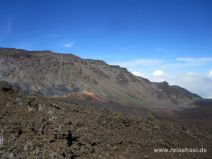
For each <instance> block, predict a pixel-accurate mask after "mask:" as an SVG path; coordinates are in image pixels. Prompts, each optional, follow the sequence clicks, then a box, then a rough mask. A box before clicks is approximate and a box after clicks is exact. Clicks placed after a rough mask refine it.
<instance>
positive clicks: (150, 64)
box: [116, 59, 164, 68]
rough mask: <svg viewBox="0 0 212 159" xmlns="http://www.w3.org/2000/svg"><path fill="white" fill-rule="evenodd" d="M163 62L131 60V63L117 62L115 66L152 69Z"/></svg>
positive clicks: (156, 60)
mask: <svg viewBox="0 0 212 159" xmlns="http://www.w3.org/2000/svg"><path fill="white" fill-rule="evenodd" d="M163 62H164V60H160V59H138V60H132V61H126V62H118V63H116V64H117V65H120V66H122V67H127V68H128V67H130V68H131V67H142V66H143V67H153V66H158V65H160V64H162V63H163Z"/></svg>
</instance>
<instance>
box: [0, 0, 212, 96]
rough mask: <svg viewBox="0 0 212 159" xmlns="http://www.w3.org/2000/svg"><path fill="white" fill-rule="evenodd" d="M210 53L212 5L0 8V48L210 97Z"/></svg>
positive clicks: (101, 3)
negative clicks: (79, 60) (103, 65)
mask: <svg viewBox="0 0 212 159" xmlns="http://www.w3.org/2000/svg"><path fill="white" fill-rule="evenodd" d="M211 46H212V1H211V0H89V1H88V0H1V1H0V47H16V48H22V49H27V50H53V51H56V52H61V53H74V54H76V55H78V56H80V57H83V58H94V59H102V60H105V61H106V62H108V63H110V64H119V65H121V66H123V67H127V68H128V70H130V71H131V72H133V73H134V74H136V75H140V76H143V77H146V78H149V79H150V80H152V81H162V80H167V81H168V82H170V83H171V84H179V85H181V86H183V87H186V88H188V89H189V90H191V91H194V92H196V93H199V94H201V95H202V96H204V97H212V47H211ZM194 79H195V80H194ZM185 81H187V82H185ZM199 83H202V85H201V88H199V87H200V84H199ZM204 84H206V85H204Z"/></svg>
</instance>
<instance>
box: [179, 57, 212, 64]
mask: <svg viewBox="0 0 212 159" xmlns="http://www.w3.org/2000/svg"><path fill="white" fill-rule="evenodd" d="M176 61H178V62H181V63H187V64H193V65H204V64H207V63H209V62H212V57H199V58H190V57H179V58H177V59H176Z"/></svg>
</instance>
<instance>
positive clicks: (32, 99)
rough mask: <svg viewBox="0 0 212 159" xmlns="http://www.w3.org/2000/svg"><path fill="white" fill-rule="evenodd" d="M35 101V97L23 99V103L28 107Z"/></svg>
mask: <svg viewBox="0 0 212 159" xmlns="http://www.w3.org/2000/svg"><path fill="white" fill-rule="evenodd" d="M36 99H37V97H36V96H26V97H25V102H26V103H27V104H28V105H31V104H32V103H33V102H34V101H35V100H36Z"/></svg>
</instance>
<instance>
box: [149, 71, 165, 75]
mask: <svg viewBox="0 0 212 159" xmlns="http://www.w3.org/2000/svg"><path fill="white" fill-rule="evenodd" d="M152 75H153V76H163V75H165V72H164V71H162V70H155V71H154V72H153V73H152Z"/></svg>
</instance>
